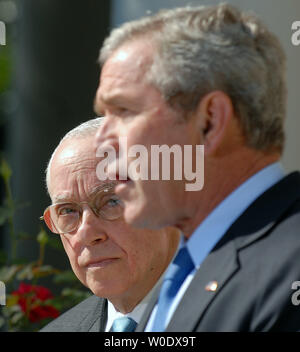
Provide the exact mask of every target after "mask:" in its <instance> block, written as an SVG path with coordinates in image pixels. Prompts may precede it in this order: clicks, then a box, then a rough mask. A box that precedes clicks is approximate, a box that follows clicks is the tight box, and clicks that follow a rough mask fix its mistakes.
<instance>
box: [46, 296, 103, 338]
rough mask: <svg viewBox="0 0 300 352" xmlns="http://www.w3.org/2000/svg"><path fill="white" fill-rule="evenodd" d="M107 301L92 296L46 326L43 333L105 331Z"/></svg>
mask: <svg viewBox="0 0 300 352" xmlns="http://www.w3.org/2000/svg"><path fill="white" fill-rule="evenodd" d="M106 320H107V300H106V299H104V298H99V297H97V296H91V297H89V298H87V299H85V300H84V301H82V302H81V303H79V304H77V306H75V307H73V308H71V309H70V310H68V311H67V312H65V313H64V314H62V315H61V316H60V317H58V318H56V319H55V320H53V321H52V322H51V323H49V324H48V325H46V326H45V327H44V328H43V329H41V330H40V331H41V332H60V331H61V332H67V331H68V332H73V331H81V332H99V331H105V325H106Z"/></svg>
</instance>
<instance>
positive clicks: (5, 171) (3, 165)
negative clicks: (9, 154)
mask: <svg viewBox="0 0 300 352" xmlns="http://www.w3.org/2000/svg"><path fill="white" fill-rule="evenodd" d="M11 174H12V171H11V168H10V167H9V165H8V163H7V162H6V160H5V159H4V158H1V162H0V176H1V177H2V178H3V179H4V181H5V183H8V181H9V179H10V177H11Z"/></svg>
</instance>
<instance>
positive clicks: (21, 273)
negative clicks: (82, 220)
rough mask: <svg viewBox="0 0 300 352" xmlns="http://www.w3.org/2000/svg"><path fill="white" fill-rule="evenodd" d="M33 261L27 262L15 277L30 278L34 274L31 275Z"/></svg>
mask: <svg viewBox="0 0 300 352" xmlns="http://www.w3.org/2000/svg"><path fill="white" fill-rule="evenodd" d="M34 265H35V263H29V264H27V265H26V266H25V267H24V268H23V269H21V270H20V271H19V273H18V274H17V279H18V280H21V281H22V280H32V279H33V277H34V275H33V270H32V269H33V266H34Z"/></svg>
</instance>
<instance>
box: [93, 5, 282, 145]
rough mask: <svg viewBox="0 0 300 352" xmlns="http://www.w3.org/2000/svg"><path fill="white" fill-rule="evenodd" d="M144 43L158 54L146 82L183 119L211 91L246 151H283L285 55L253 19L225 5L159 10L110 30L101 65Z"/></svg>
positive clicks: (277, 42)
mask: <svg viewBox="0 0 300 352" xmlns="http://www.w3.org/2000/svg"><path fill="white" fill-rule="evenodd" d="M140 38H141V39H143V40H149V41H150V42H151V44H153V46H154V48H155V49H156V51H155V54H154V56H153V58H152V59H153V61H152V65H151V67H150V69H149V71H148V74H147V76H146V79H147V81H148V82H149V83H151V84H154V85H155V86H156V87H157V88H158V89H159V90H160V92H161V93H162V96H163V97H164V99H165V100H166V101H167V102H168V103H169V104H170V105H171V106H173V107H174V108H175V107H177V108H180V109H182V110H183V112H187V111H193V110H194V109H195V108H196V106H197V104H198V102H199V100H200V99H201V98H202V97H203V96H204V95H205V94H207V93H209V92H211V91H213V90H222V91H224V92H225V93H226V94H227V95H228V96H229V97H230V98H231V101H232V103H233V107H234V109H235V113H236V115H237V116H238V118H239V121H240V123H241V127H242V129H243V132H244V135H245V137H246V140H247V144H248V145H249V146H250V147H252V148H255V149H259V150H268V149H274V148H275V149H277V150H279V151H281V152H282V150H283V146H284V128H283V122H284V118H285V109H286V83H285V55H284V52H283V49H282V47H281V45H280V43H279V41H278V39H277V38H276V37H275V35H274V34H272V33H270V31H268V29H267V28H266V27H265V26H264V25H263V24H262V23H261V21H260V20H259V19H258V18H257V17H256V16H255V15H253V14H249V13H244V12H241V11H239V10H238V9H236V8H235V7H233V6H231V5H228V4H224V3H223V4H220V5H217V6H211V7H203V6H201V7H185V8H177V9H169V10H162V11H160V12H158V13H157V14H156V15H153V16H148V17H144V18H142V19H139V20H136V21H132V22H128V23H125V24H123V25H122V26H121V27H120V28H117V29H114V30H113V31H112V32H111V34H110V36H109V37H108V38H107V39H106V40H105V42H104V45H103V47H102V49H101V51H100V56H99V62H100V64H101V65H104V63H105V61H106V60H107V59H108V58H109V57H110V55H111V54H112V53H113V52H114V51H115V50H116V49H118V48H120V47H121V46H122V45H123V44H125V43H128V42H129V41H133V40H136V39H140Z"/></svg>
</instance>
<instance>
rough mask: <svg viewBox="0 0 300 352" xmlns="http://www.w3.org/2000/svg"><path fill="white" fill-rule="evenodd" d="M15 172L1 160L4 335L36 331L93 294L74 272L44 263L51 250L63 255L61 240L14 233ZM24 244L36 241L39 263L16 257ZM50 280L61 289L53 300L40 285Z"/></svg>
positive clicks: (0, 316)
mask: <svg viewBox="0 0 300 352" xmlns="http://www.w3.org/2000/svg"><path fill="white" fill-rule="evenodd" d="M11 176H12V171H11V169H10V167H9V165H8V163H7V162H6V161H5V159H4V158H3V157H2V158H1V160H0V180H2V181H3V183H4V186H5V197H4V200H3V204H1V206H0V226H1V225H7V226H8V233H9V239H10V244H9V250H6V251H5V252H4V251H3V250H1V251H0V281H2V282H3V283H4V284H5V286H6V305H5V306H3V307H2V308H1V311H0V327H2V330H5V331H37V330H39V329H40V328H41V327H43V326H44V325H45V324H46V323H48V322H49V321H50V320H51V319H53V318H54V317H56V316H57V315H58V314H59V312H63V311H65V310H67V309H69V308H71V307H72V306H74V305H75V304H77V303H79V302H81V301H82V300H83V299H85V298H87V297H89V296H90V295H91V293H90V292H89V291H87V290H86V289H85V288H84V287H83V286H82V284H81V283H80V282H79V280H78V279H77V278H76V276H75V275H74V273H73V272H72V271H71V270H59V269H57V268H55V267H53V266H52V265H49V264H47V263H45V252H46V250H47V248H48V247H52V248H54V249H55V250H57V251H60V252H64V250H63V248H62V245H61V241H60V239H59V236H56V235H49V234H48V233H47V232H46V230H45V229H44V228H43V227H41V229H40V231H39V232H38V234H36V235H30V234H26V233H24V232H17V231H15V227H14V215H15V213H16V211H17V210H18V204H16V203H15V201H14V199H13V198H12V192H11V188H10V179H11ZM23 241H37V243H38V248H39V250H38V253H37V257H36V260H34V261H28V260H26V259H24V258H19V257H18V256H17V249H18V247H19V246H21V245H22V243H23ZM45 277H49V278H51V280H52V281H53V283H54V284H55V285H57V286H58V287H60V290H59V294H57V295H56V296H53V295H52V293H51V292H50V290H49V289H47V288H46V287H44V286H42V285H40V283H39V282H40V280H41V279H42V278H45Z"/></svg>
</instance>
